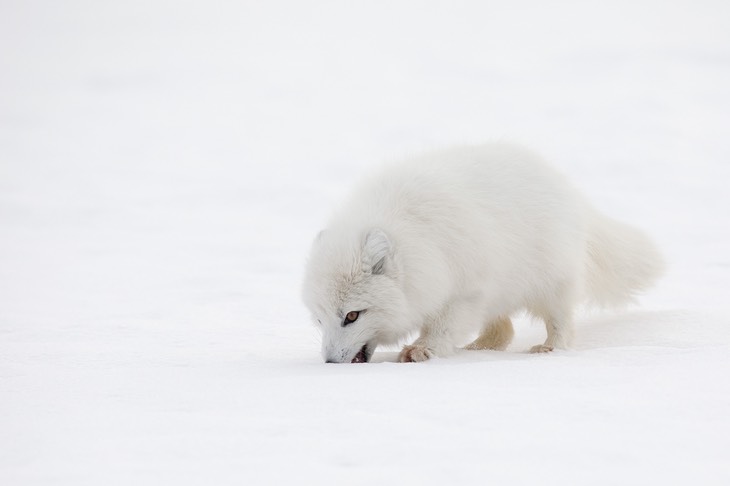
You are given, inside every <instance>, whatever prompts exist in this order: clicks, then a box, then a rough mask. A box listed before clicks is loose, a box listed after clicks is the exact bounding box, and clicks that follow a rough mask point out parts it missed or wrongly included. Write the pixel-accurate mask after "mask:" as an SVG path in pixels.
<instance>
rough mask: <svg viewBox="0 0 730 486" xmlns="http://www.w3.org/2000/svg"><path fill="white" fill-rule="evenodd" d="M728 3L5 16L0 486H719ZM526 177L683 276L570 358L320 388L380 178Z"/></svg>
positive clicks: (382, 358) (593, 323)
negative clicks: (347, 267) (325, 314)
mask: <svg viewBox="0 0 730 486" xmlns="http://www.w3.org/2000/svg"><path fill="white" fill-rule="evenodd" d="M729 86H730V3H728V2H726V1H701V0H689V1H682V2H679V1H636V0H631V1H629V0H614V1H611V2H593V1H564V2H557V3H553V2H539V1H537V0H509V1H507V0H494V1H489V2H479V1H475V2H469V1H448V2H438V3H434V2H401V1H389V2H382V3H380V2H374V1H368V2H320V1H316V2H275V1H266V2H263V1H262V2H247V1H244V2H202V1H184V2H171V1H162V0H144V1H141V0H135V1H125V2H96V1H90V0H89V1H76V0H74V1H72V0H69V1H64V2H53V1H21V0H17V1H12V0H3V2H2V3H0V484H3V485H34V484H54V485H57V484H63V485H65V484H68V485H99V484H105V485H117V484H119V485H122V484H124V485H128V484H136V485H141V484H150V485H159V484H174V485H184V484H216V485H225V484H287V483H295V484H305V485H308V484H352V485H357V484H417V485H426V484H498V485H505V484H527V483H540V484H561V485H564V484H622V485H632V484H636V485H645V484H703V485H707V484H718V485H719V484H723V485H725V484H730V380H729V379H728V375H729V373H730V359H729V358H728V355H729V354H730V295H729V293H728V289H729V288H730V285H729V284H730V254H729V250H728V248H730V225H729V224H728V223H729V222H730V218H729V216H730V191H729V190H728V189H727V187H728V180H729V179H730V144H729V143H728V139H729V137H728V129H730V90H729V89H728V87H729ZM494 139H508V140H513V141H518V142H522V143H524V144H526V145H528V146H530V147H531V148H533V149H535V150H537V151H539V152H542V153H543V154H544V155H545V156H546V157H547V158H548V159H549V160H551V161H552V162H553V163H554V165H556V166H557V167H559V168H561V169H562V170H563V171H565V172H567V173H569V175H570V176H571V178H572V179H573V180H574V181H575V183H576V184H577V185H579V186H580V187H581V188H582V189H583V190H584V191H585V192H586V193H587V194H588V195H589V197H590V198H591V199H592V200H594V201H595V202H596V204H597V205H598V206H599V207H601V208H602V209H603V210H604V211H605V212H606V213H608V214H610V215H612V216H614V217H616V218H619V219H622V220H624V221H627V222H631V223H633V224H636V225H638V226H640V227H642V228H644V229H645V230H646V231H647V232H649V233H650V234H651V235H652V236H653V237H654V238H655V239H656V241H657V242H658V244H659V245H660V246H661V247H662V249H663V251H664V253H665V255H666V258H667V260H668V261H669V262H670V267H669V269H668V272H667V274H666V276H665V277H664V279H663V280H662V281H661V283H660V284H659V285H658V286H657V287H656V288H655V289H653V290H652V291H650V292H649V293H647V294H646V296H645V297H644V298H643V299H642V300H641V302H640V305H637V306H635V307H632V308H630V309H626V310H622V311H611V312H591V313H585V314H581V315H580V316H579V318H578V330H577V343H576V347H575V349H574V350H571V351H564V352H556V353H554V354H552V355H548V356H534V355H529V354H526V353H525V352H524V351H525V350H526V349H527V348H528V347H529V346H530V345H532V344H535V343H537V342H540V341H541V340H542V339H543V333H544V330H543V329H542V326H541V325H540V324H536V323H532V322H530V321H528V320H526V319H524V318H523V319H519V320H518V322H517V338H516V341H515V343H514V344H513V345H512V346H511V347H510V349H509V350H508V352H462V353H460V354H458V355H457V356H455V357H453V358H450V359H436V360H433V361H431V362H427V363H423V364H409V365H402V364H397V363H392V362H391V361H393V360H394V358H395V357H396V352H397V350H396V349H390V350H388V349H386V350H379V351H378V352H377V353H376V355H375V361H376V362H377V363H372V364H368V365H325V364H323V363H322V362H321V358H320V355H319V337H318V335H317V332H316V330H315V329H314V327H313V326H311V325H310V323H309V318H308V315H307V313H306V311H305V309H304V308H303V306H302V304H301V303H300V300H299V285H300V279H301V271H302V267H303V262H304V259H305V256H306V252H307V250H308V247H309V244H310V240H311V238H312V237H313V236H314V235H315V234H316V233H317V231H318V230H319V228H320V227H321V225H322V224H323V223H324V221H325V220H326V218H327V216H328V214H329V212H330V210H331V209H332V208H333V207H334V206H335V205H336V204H337V201H338V200H340V198H341V197H342V196H343V195H344V194H345V193H346V192H347V190H348V188H349V187H351V186H352V184H353V183H354V182H355V181H356V180H357V179H358V177H360V175H361V174H362V173H363V172H364V171H366V170H368V168H369V167H371V166H373V165H374V164H377V163H380V162H381V161H382V160H386V159H392V158H396V157H399V156H402V155H405V154H410V153H413V152H418V151H421V150H423V149H427V148H429V147H441V146H444V145H448V144H452V143H459V142H482V141H488V140H494Z"/></svg>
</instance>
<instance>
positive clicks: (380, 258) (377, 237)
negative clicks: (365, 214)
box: [362, 229, 391, 275]
mask: <svg viewBox="0 0 730 486" xmlns="http://www.w3.org/2000/svg"><path fill="white" fill-rule="evenodd" d="M390 252H391V246H390V240H389V239H388V236H387V235H386V234H385V233H384V232H383V230H381V229H373V230H370V232H369V233H368V234H367V236H366V237H365V243H364V245H363V251H362V254H363V265H364V266H365V268H366V270H369V271H370V273H372V274H373V275H382V274H383V273H385V265H386V263H387V262H386V259H387V258H388V256H390Z"/></svg>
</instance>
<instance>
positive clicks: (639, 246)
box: [304, 144, 662, 362]
mask: <svg viewBox="0 0 730 486" xmlns="http://www.w3.org/2000/svg"><path fill="white" fill-rule="evenodd" d="M661 269H662V261H661V257H660V256H659V255H658V253H657V251H656V250H655V248H654V246H653V244H652V243H651V242H650V240H649V239H648V238H647V237H646V236H644V235H643V234H642V233H641V232H640V231H639V230H637V229H635V228H632V227H630V226H628V225H625V224H622V223H619V222H616V221H613V220H611V219H609V218H607V217H605V216H603V215H601V214H600V213H598V212H597V211H596V210H595V209H593V208H592V207H591V205H590V204H589V203H588V202H587V201H586V199H585V198H583V197H582V196H581V195H580V194H579V193H578V192H577V191H576V190H575V189H574V188H573V186H572V185H570V183H568V181H566V179H565V178H564V177H563V176H562V175H560V174H559V173H557V172H555V171H554V170H553V169H551V168H550V167H548V166H547V165H545V164H544V163H543V162H541V161H540V160H539V158H537V157H536V156H534V155H533V154H531V153H530V152H528V151H525V150H523V149H520V148H517V147H514V146H510V145H506V144H493V145H483V146H468V147H459V148H454V149H450V150H445V151H439V152H435V153H432V154H428V155H425V156H421V157H417V158H413V159H410V160H406V161H404V162H403V163H400V164H395V165H391V166H388V167H387V168H386V169H385V170H384V171H382V172H381V173H380V174H378V175H377V176H376V177H373V178H371V179H369V180H367V181H365V183H364V184H363V185H362V186H361V187H360V188H359V189H358V190H357V191H356V192H355V193H354V194H353V195H352V197H351V198H350V199H349V201H348V202H346V203H345V204H344V206H343V207H341V208H340V209H339V211H338V212H337V214H335V216H334V218H333V219H332V220H331V221H330V223H329V225H328V226H327V229H326V230H324V231H323V232H322V233H321V234H320V235H319V236H318V237H317V239H316V241H315V242H314V245H313V247H312V250H311V255H310V258H309V261H308V264H307V269H306V275H305V280H304V301H305V303H306V305H307V306H308V307H309V309H310V311H311V312H312V314H313V316H314V319H315V321H316V322H319V323H321V326H322V332H323V336H322V337H323V339H322V354H323V356H324V358H325V360H327V361H334V362H350V361H351V360H352V359H353V358H354V357H355V356H356V355H357V353H358V352H359V351H360V350H361V349H362V348H363V346H364V345H365V344H368V350H369V351H370V352H372V350H373V349H375V346H377V345H378V344H394V343H397V342H398V341H399V340H402V339H403V338H405V337H406V336H408V335H409V334H410V333H412V332H413V331H420V337H419V338H418V339H417V340H416V342H415V343H413V345H411V346H406V347H405V348H404V350H403V352H402V353H401V360H403V361H420V360H423V359H428V358H429V357H431V356H445V355H448V354H449V353H451V352H452V351H453V350H454V349H455V346H457V345H461V344H463V343H464V342H465V341H466V339H468V337H469V335H471V334H473V333H474V332H475V331H479V330H481V331H482V337H481V338H480V339H481V341H480V339H477V341H475V343H477V342H478V343H480V344H479V346H477V347H479V348H480V349H483V348H484V347H489V344H488V341H489V339H492V338H490V337H489V336H490V331H491V334H492V335H496V334H500V335H502V337H501V338H500V339H502V341H504V339H505V336H507V338H511V334H510V332H511V323H510V322H509V316H510V315H512V314H514V313H516V312H519V311H522V310H527V311H529V312H530V313H532V314H533V315H535V316H537V317H539V318H541V319H543V320H544V321H545V324H546V328H547V334H548V337H547V340H546V341H545V344H543V345H538V346H536V347H535V348H533V351H549V350H552V349H553V348H554V347H559V348H565V347H567V346H569V345H570V340H571V336H572V332H573V324H572V314H573V310H574V308H575V307H576V305H578V304H580V303H581V302H585V301H592V302H596V303H599V304H609V305H614V304H620V303H622V302H626V301H628V300H630V299H631V298H632V297H633V295H634V294H635V292H637V291H640V290H642V289H644V288H646V287H648V286H649V285H650V284H651V283H652V282H653V280H654V279H655V278H656V277H657V276H658V275H659V273H660V272H661ZM350 311H362V312H361V313H360V317H359V318H358V320H357V321H355V322H353V323H351V324H348V325H346V326H345V325H343V322H344V321H343V319H344V316H345V315H346V314H347V313H348V312H350ZM506 325H509V328H506V327H505V326H506ZM494 326H500V328H499V329H501V330H500V332H499V333H497V332H495V331H496V330H498V329H494ZM502 341H500V343H496V344H495V348H497V347H501V348H503V347H505V346H506V344H504V343H503V342H502ZM368 357H369V356H368Z"/></svg>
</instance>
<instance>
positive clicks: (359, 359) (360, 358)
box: [351, 344, 373, 363]
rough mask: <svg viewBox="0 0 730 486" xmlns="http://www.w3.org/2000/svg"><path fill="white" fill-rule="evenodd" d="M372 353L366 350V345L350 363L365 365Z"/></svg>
mask: <svg viewBox="0 0 730 486" xmlns="http://www.w3.org/2000/svg"><path fill="white" fill-rule="evenodd" d="M372 354H373V353H372V351H371V350H370V349H369V348H368V345H367V344H366V345H365V346H363V347H362V348H361V349H360V352H358V353H357V354H356V355H355V357H354V358H352V361H351V363H367V362H368V361H370V356H371V355H372Z"/></svg>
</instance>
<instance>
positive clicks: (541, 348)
mask: <svg viewBox="0 0 730 486" xmlns="http://www.w3.org/2000/svg"><path fill="white" fill-rule="evenodd" d="M552 350H553V347H552V346H548V345H547V344H538V345H537V346H533V347H532V348H530V352H531V353H549V352H551V351H552Z"/></svg>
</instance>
